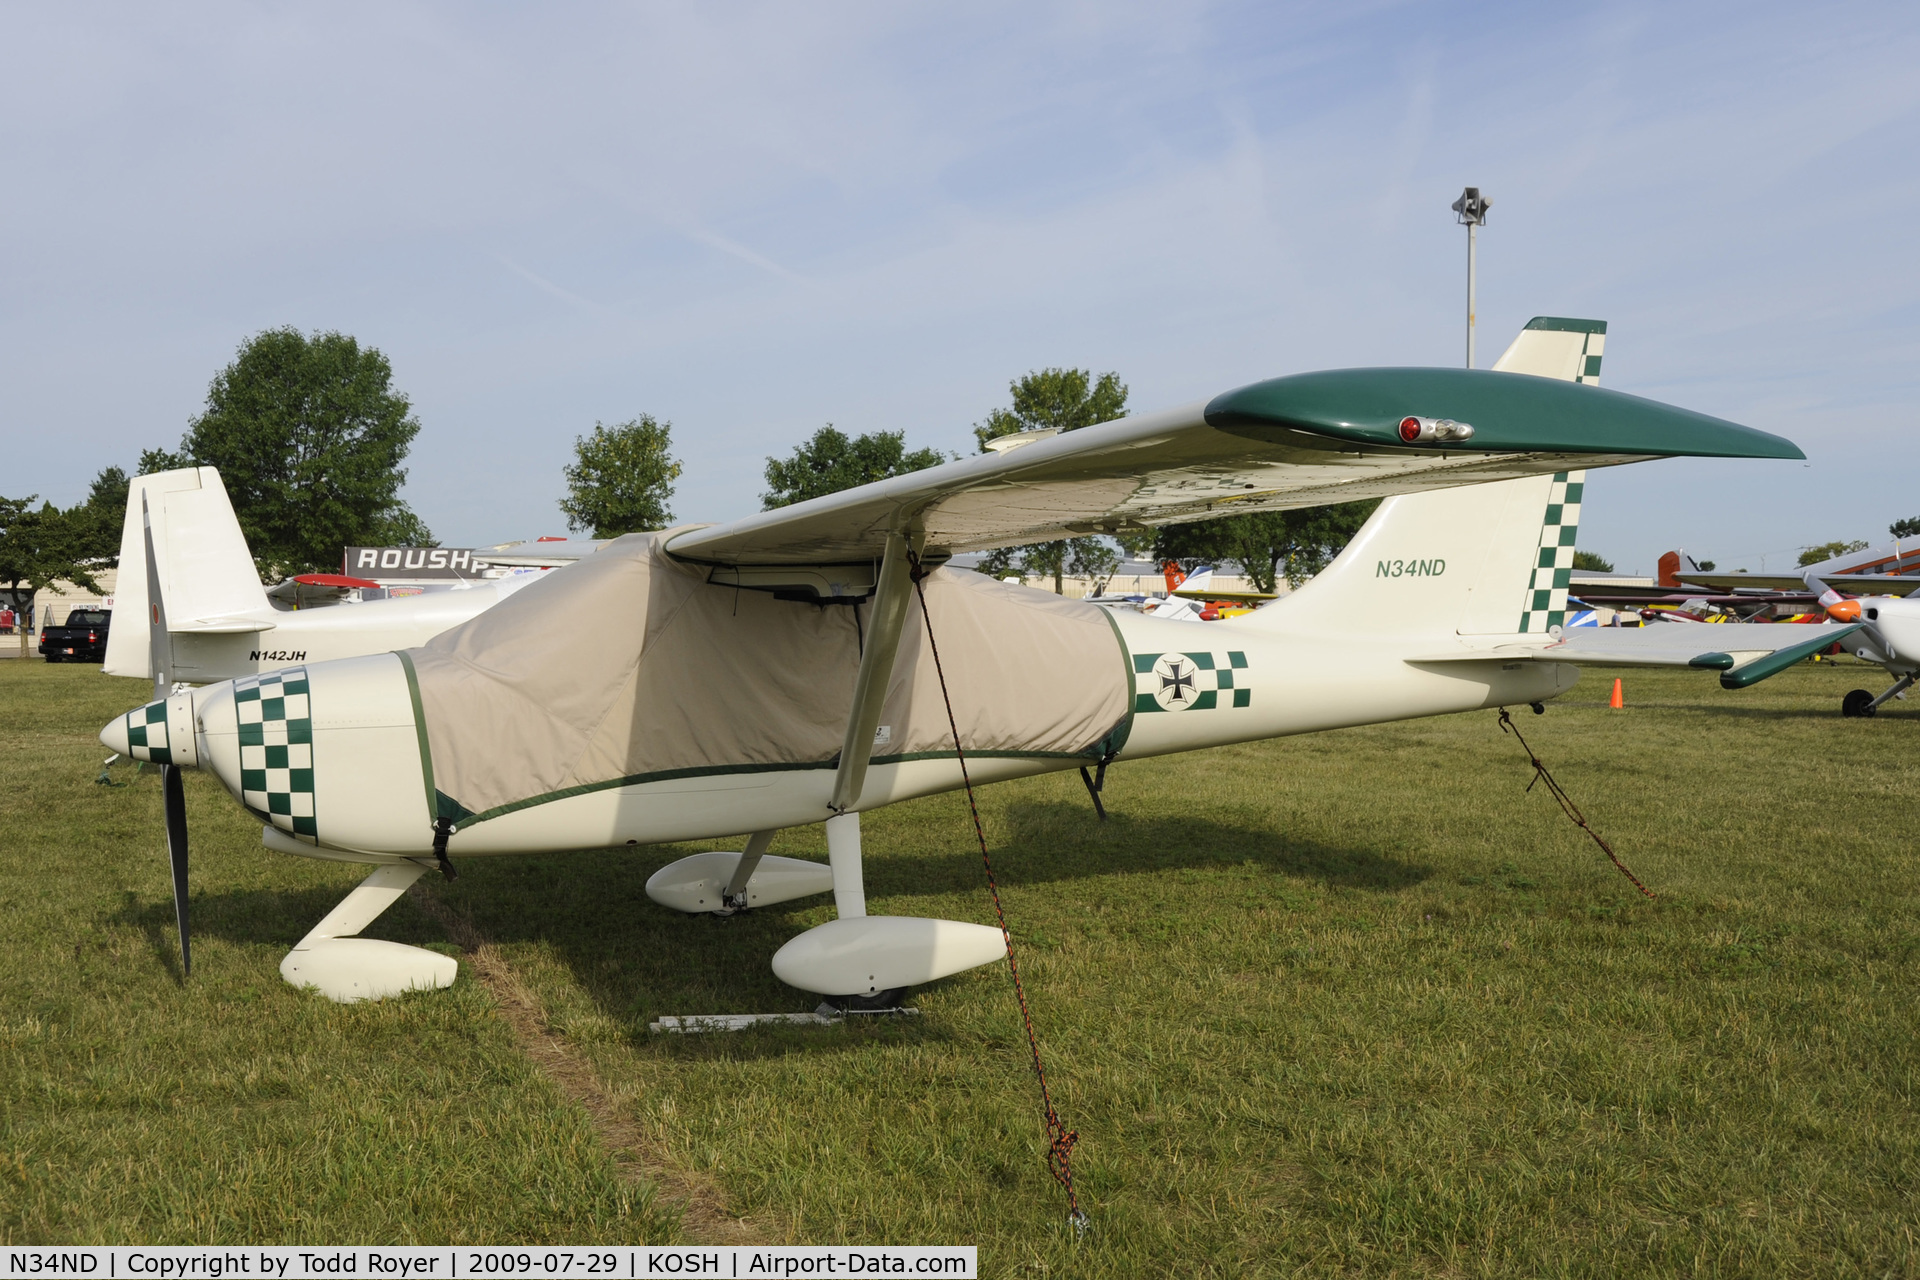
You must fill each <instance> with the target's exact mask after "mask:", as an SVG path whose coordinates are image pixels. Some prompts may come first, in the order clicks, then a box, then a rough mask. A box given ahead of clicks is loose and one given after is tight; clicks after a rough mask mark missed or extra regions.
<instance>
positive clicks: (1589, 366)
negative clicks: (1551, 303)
mask: <svg viewBox="0 0 1920 1280" xmlns="http://www.w3.org/2000/svg"><path fill="white" fill-rule="evenodd" d="M1606 345H1607V322H1606V321H1605V320H1564V319H1562V318H1560V317H1559V316H1535V317H1534V318H1533V319H1531V320H1529V321H1527V327H1526V328H1524V329H1522V330H1521V331H1520V336H1519V337H1517V338H1515V339H1514V340H1513V345H1512V346H1510V347H1508V348H1507V349H1506V351H1505V352H1503V353H1502V354H1501V356H1500V358H1499V359H1498V360H1495V361H1494V362H1493V367H1494V369H1495V370H1497V371H1498V372H1500V373H1530V374H1532V375H1533V376H1534V377H1536V378H1558V379H1560V380H1561V381H1562V382H1585V383H1589V384H1591V385H1593V386H1599V385H1600V356H1601V353H1602V352H1603V351H1604V349H1605V348H1606Z"/></svg>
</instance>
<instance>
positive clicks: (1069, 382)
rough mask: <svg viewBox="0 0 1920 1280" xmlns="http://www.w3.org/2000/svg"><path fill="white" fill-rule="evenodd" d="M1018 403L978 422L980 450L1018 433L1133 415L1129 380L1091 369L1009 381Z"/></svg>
mask: <svg viewBox="0 0 1920 1280" xmlns="http://www.w3.org/2000/svg"><path fill="white" fill-rule="evenodd" d="M1007 390H1008V391H1009V392H1010V393H1011V395H1012V400H1013V404H1012V405H1011V406H1010V407H1009V408H1005V409H995V410H994V411H993V412H992V413H989V414H988V415H987V419H986V421H985V422H978V423H975V424H974V428H973V436H974V439H976V440H978V441H979V442H980V451H981V452H982V453H985V452H986V451H987V441H989V440H998V439H999V438H1000V437H1001V436H1007V435H1012V434H1013V433H1014V432H1016V431H1039V430H1042V429H1045V428H1049V427H1050V428H1052V429H1053V430H1055V431H1078V430H1079V429H1080V428H1082V427H1091V426H1093V425H1095V424H1096V423H1101V422H1111V421H1112V420H1113V419H1115V418H1124V417H1125V416H1126V415H1127V384H1126V383H1124V382H1122V381H1120V376H1119V375H1118V374H1115V373H1103V374H1101V375H1100V376H1099V378H1098V379H1096V378H1094V376H1093V375H1092V374H1091V373H1089V372H1088V371H1087V370H1085V369H1035V370H1033V371H1032V372H1030V373H1028V374H1027V376H1026V377H1024V378H1015V379H1014V380H1013V381H1012V382H1009V383H1008V384H1007Z"/></svg>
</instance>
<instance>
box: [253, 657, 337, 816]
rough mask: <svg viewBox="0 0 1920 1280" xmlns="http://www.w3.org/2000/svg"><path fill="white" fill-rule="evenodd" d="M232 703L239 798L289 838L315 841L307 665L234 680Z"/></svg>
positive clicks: (311, 737) (311, 740)
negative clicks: (236, 726)
mask: <svg viewBox="0 0 1920 1280" xmlns="http://www.w3.org/2000/svg"><path fill="white" fill-rule="evenodd" d="M233 702H234V709H235V711H236V712H237V713H238V715H239V718H240V801H241V803H242V804H244V805H246V806H247V808H248V809H250V810H251V811H252V812H253V814H254V815H255V816H256V817H258V818H260V819H261V820H263V821H265V822H270V823H272V824H273V825H274V826H276V827H278V828H279V829H280V830H282V831H284V832H286V833H287V834H288V835H291V836H293V837H294V838H295V839H298V840H304V841H306V842H307V843H308V844H318V843H319V828H318V826H316V825H315V822H314V811H313V713H312V709H311V708H310V706H309V705H308V698H307V669H306V668H305V667H288V668H286V669H285V670H283V671H274V672H270V673H268V674H267V675H263V676H249V677H248V678H246V679H244V680H236V681H234V682H233Z"/></svg>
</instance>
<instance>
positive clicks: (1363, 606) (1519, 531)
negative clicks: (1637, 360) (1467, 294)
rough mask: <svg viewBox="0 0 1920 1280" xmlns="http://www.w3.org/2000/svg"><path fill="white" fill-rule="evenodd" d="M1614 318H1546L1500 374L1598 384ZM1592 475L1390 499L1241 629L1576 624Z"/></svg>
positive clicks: (1486, 631)
mask: <svg viewBox="0 0 1920 1280" xmlns="http://www.w3.org/2000/svg"><path fill="white" fill-rule="evenodd" d="M1606 332H1607V325H1606V321H1604V320H1564V319H1559V318H1556V317H1552V316H1537V317H1535V318H1534V319H1533V320H1530V321H1528V322H1527V327H1526V328H1525V329H1522V330H1521V331H1520V336H1519V337H1518V338H1515V339H1514V341H1513V345H1512V346H1509V347H1508V348H1507V349H1506V352H1505V353H1504V354H1502V355H1501V357H1500V359H1499V360H1498V361H1496V362H1495V364H1494V366H1493V367H1494V368H1495V369H1496V370H1499V371H1502V372H1505V373H1520V374H1530V375H1532V376H1534V377H1542V378H1559V379H1561V380H1562V381H1566V382H1581V383H1587V384H1591V385H1597V384H1598V383H1599V381H1600V356H1601V349H1602V346H1603V345H1604V343H1605V341H1606ZM1586 474H1587V473H1586V472H1584V471H1562V472H1560V473H1559V474H1557V475H1552V476H1529V477H1527V478H1525V479H1522V480H1503V481H1499V482H1497V483H1494V484H1476V485H1466V486H1463V487H1461V488H1456V489H1440V490H1436V491H1434V492H1432V493H1413V494H1403V495H1401V496H1399V497H1395V498H1388V499H1387V500H1386V501H1385V502H1382V503H1381V504H1380V508H1379V510H1377V511H1375V512H1374V513H1373V517H1372V519H1370V520H1368V521H1367V523H1366V524H1365V525H1364V526H1363V527H1362V528H1361V530H1360V532H1359V533H1358V534H1356V535H1355V536H1354V539H1353V541H1352V542H1350V543H1348V544H1347V547H1346V549H1345V550H1344V551H1342V552H1341V553H1340V554H1339V555H1338V556H1337V557H1335V559H1334V561H1333V563H1332V564H1330V565H1328V566H1327V567H1326V569H1325V570H1324V571H1322V572H1321V573H1320V574H1319V575H1318V576H1317V577H1315V578H1314V579H1313V581H1311V582H1309V583H1307V584H1306V585H1305V586H1304V587H1301V588H1300V589H1299V590H1298V591H1296V592H1294V593H1293V594H1291V595H1289V596H1286V597H1284V598H1283V599H1281V600H1279V601H1277V602H1275V603H1274V604H1271V605H1268V606H1267V607H1266V608H1264V609H1261V610H1259V611H1257V612H1255V613H1253V614H1251V615H1249V616H1247V617H1245V618H1241V619H1239V620H1237V621H1236V622H1235V623H1234V624H1233V625H1235V626H1253V627H1264V628H1271V629H1274V630H1281V629H1290V628H1294V627H1301V628H1309V627H1310V628H1316V629H1318V628H1327V629H1331V630H1339V629H1342V628H1346V629H1351V630H1354V631H1360V632H1367V633H1375V634H1383V635H1427V636H1437V635H1442V634H1448V635H1454V634H1457V635H1512V634H1514V633H1516V632H1522V633H1527V634H1544V633H1546V632H1547V631H1549V630H1551V629H1552V628H1554V627H1558V626H1562V625H1564V624H1565V622H1566V618H1567V588H1568V581H1569V579H1570V578H1571V577H1572V574H1573V552H1574V542H1575V539H1576V538H1577V536H1578V534H1579V531H1580V503H1581V499H1582V497H1583V495H1584V491H1585V488H1586Z"/></svg>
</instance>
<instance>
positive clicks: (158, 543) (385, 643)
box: [104, 467, 600, 684]
mask: <svg viewBox="0 0 1920 1280" xmlns="http://www.w3.org/2000/svg"><path fill="white" fill-rule="evenodd" d="M149 519H150V521H151V527H152V534H153V546H154V556H153V561H152V563H153V566H154V567H153V568H152V569H151V570H149V568H148V560H147V557H146V553H145V539H146V529H147V524H148V520H149ZM599 545H600V544H599V543H593V542H580V541H573V542H553V543H547V544H538V543H521V544H518V545H516V546H513V547H511V548H509V549H507V550H505V551H500V552H490V553H489V555H488V561H487V562H488V563H489V564H493V565H500V566H512V567H522V568H528V569H531V570H537V569H538V568H540V567H544V566H551V565H558V564H566V563H570V562H571V561H573V560H576V559H578V558H580V557H581V556H583V555H589V554H591V553H592V550H593V549H594V548H595V547H597V546H599ZM430 553H431V552H430V551H429V554H430ZM538 576H539V574H538V572H528V573H523V574H518V575H515V576H512V577H504V578H499V579H494V580H474V581H471V582H469V583H467V584H465V585H462V586H459V587H456V588H455V589H452V590H447V591H436V592H430V593H427V594H422V595H417V596H410V597H407V598H403V599H382V600H373V601H368V602H366V603H361V604H355V605H353V606H351V607H336V608H299V609H292V608H281V607H276V606H275V603H274V600H273V599H272V598H271V597H272V596H273V595H274V594H275V592H277V593H278V594H279V595H280V596H281V597H282V598H283V599H284V598H285V597H286V596H288V595H289V594H292V593H289V592H287V591H283V590H281V588H275V592H269V591H267V590H266V589H265V588H263V587H262V586H261V585H260V576H259V574H258V572H257V571H256V570H255V568H254V562H253V555H252V553H251V552H250V551H249V550H248V549H247V541H246V535H245V534H243V533H242V532H241V530H240V522H239V520H238V519H236V518H235V516H234V513H233V504H232V503H231V502H230V501H229V500H228V498H227V490H226V486H225V485H223V484H222V483H221V481H220V473H219V472H218V471H216V470H215V469H214V468H212V467H188V468H184V469H181V470H178V471H162V472H157V473H155V474H153V475H145V476H138V477H136V478H135V479H134V481H133V483H132V485H131V486H130V488H129V491H128V494H127V515H126V521H125V523H124V525H123V526H122V529H121V535H120V576H119V580H118V583H117V584H116V586H115V589H114V603H115V607H116V608H117V609H118V611H119V616H120V618H121V619H122V620H123V621H125V622H127V623H128V625H125V626H122V627H121V628H120V629H118V630H117V631H113V632H110V633H109V635H108V637H107V656H106V663H105V667H104V669H105V671H106V672H107V674H108V675H116V676H135V677H139V678H141V679H150V678H152V674H153V670H154V668H153V667H152V665H151V663H150V661H149V654H150V649H151V645H150V638H149V636H148V635H147V633H146V630H145V629H144V628H143V627H141V626H138V625H132V622H133V620H135V619H140V618H148V617H149V616H150V614H151V612H152V606H153V605H154V604H163V605H164V606H165V612H166V617H167V619H168V624H169V630H168V633H167V639H166V650H165V653H164V656H163V658H162V662H161V666H162V667H163V668H164V669H165V670H167V671H168V672H169V673H170V674H171V676H172V678H173V679H174V680H176V681H183V682H187V683H191V684H210V683H213V682H215V681H219V680H232V679H237V678H240V677H243V676H253V675H258V674H260V673H262V672H266V671H275V670H278V669H280V668H282V667H289V666H294V665H297V664H299V663H304V662H324V661H327V660H330V659H333V658H349V657H354V656H356V655H359V654H365V653H385V652H389V651H391V650H394V649H405V648H408V647H410V646H412V645H418V644H424V643H426V642H427V641H428V640H429V639H431V638H432V637H434V636H437V635H439V634H440V633H441V632H442V631H445V630H447V629H448V628H449V627H453V626H457V625H459V624H460V623H462V622H465V621H467V620H468V619H470V618H472V617H474V616H475V615H476V614H479V613H481V612H483V611H485V610H487V609H489V608H492V607H493V606H494V605H495V604H498V603H499V602H500V601H502V600H505V599H507V598H508V597H509V596H511V595H513V594H514V593H515V592H517V591H519V590H521V589H522V588H524V587H525V586H527V585H528V583H529V582H531V581H533V579H534V578H535V577H538ZM154 582H158V584H159V591H158V593H157V594H156V593H155V591H154V590H153V583H154ZM285 585H286V584H282V586H283V587H284V586H285ZM379 585H380V584H379V583H377V582H373V581H372V580H371V579H365V578H356V577H353V576H349V575H343V574H308V575H303V576H302V577H301V578H299V579H295V580H294V586H295V588H296V590H300V589H305V588H311V590H312V591H313V592H314V593H315V594H314V596H312V597H309V598H308V599H307V600H306V601H305V602H306V603H309V604H319V603H333V602H336V601H338V600H339V599H340V598H341V597H342V596H343V595H345V594H346V593H347V592H349V591H355V590H362V589H365V588H367V587H373V588H378V587H379ZM295 599H299V597H298V596H295Z"/></svg>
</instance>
